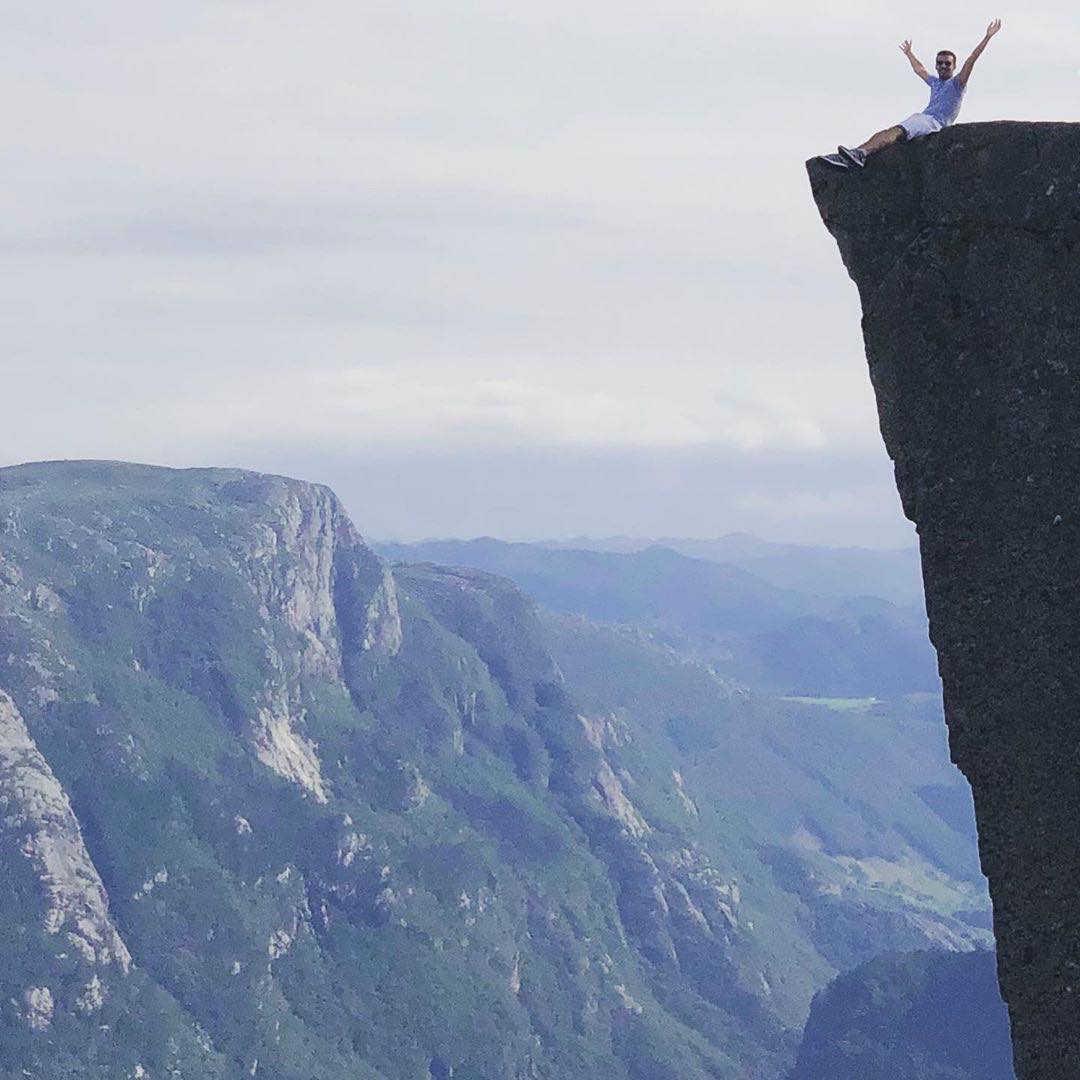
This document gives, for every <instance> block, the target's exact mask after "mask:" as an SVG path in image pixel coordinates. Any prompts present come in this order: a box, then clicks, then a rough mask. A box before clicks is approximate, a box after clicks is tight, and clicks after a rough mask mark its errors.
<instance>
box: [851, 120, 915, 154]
mask: <svg viewBox="0 0 1080 1080" xmlns="http://www.w3.org/2000/svg"><path fill="white" fill-rule="evenodd" d="M904 134H905V133H904V129H903V128H902V127H901V126H900V125H899V124H897V125H896V126H895V127H891V128H886V129H885V130H884V131H879V132H877V133H875V134H874V135H871V136H870V138H869V139H867V140H866V142H864V143H863V144H862V145H861V146H860V147H859V149H860V150H862V151H863V153H864V154H866V155H867V156H869V155H870V154H876V153H877V152H878V151H879V150H884V149H885V147H886V146H892V144H893V143H894V142H900V140H901V139H903V138H904Z"/></svg>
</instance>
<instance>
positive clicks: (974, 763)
mask: <svg viewBox="0 0 1080 1080" xmlns="http://www.w3.org/2000/svg"><path fill="white" fill-rule="evenodd" d="M807 168H808V172H809V174H810V182H811V185H812V188H813V193H814V198H815V200H816V202H817V205H818V209H819V210H820V211H821V216H822V219H823V220H824V222H825V224H826V226H827V227H828V229H829V231H830V232H831V233H832V235H833V237H834V238H835V239H836V241H837V244H838V245H839V247H840V253H841V256H842V257H843V260H844V265H845V266H846V267H847V270H848V273H849V274H850V275H851V277H852V278H853V280H854V281H855V283H856V285H857V286H858V288H859V294H860V297H861V299H862V308H863V334H864V337H865V341H866V354H867V359H868V361H869V365H870V377H871V380H872V382H873V385H874V389H875V392H876V394H877V403H878V414H879V418H880V422H881V432H882V436H883V437H884V440H885V445H886V448H887V449H888V452H889V456H890V457H891V458H892V460H893V462H894V465H895V468H896V483H897V487H898V488H899V491H900V496H901V499H902V501H903V505H904V511H905V513H906V514H907V516H908V517H909V518H911V520H912V521H914V522H915V524H916V526H917V528H918V532H919V540H920V546H921V550H922V563H923V577H924V582H925V587H926V600H927V609H928V611H929V615H930V636H931V639H932V640H933V643H934V645H935V647H936V648H937V652H938V661H939V667H940V670H941V676H942V681H943V684H944V694H945V716H946V720H947V722H948V725H949V740H950V745H951V748H952V755H953V759H954V760H955V762H956V763H957V764H958V765H959V766H960V768H961V769H962V770H963V771H964V773H965V774H966V776H967V777H968V780H969V781H970V782H971V785H972V788H973V790H974V794H975V806H976V814H977V818H978V824H979V849H980V855H981V859H982V865H983V870H984V871H985V873H986V875H987V877H988V878H989V880H990V892H991V896H992V898H993V902H994V924H995V932H996V935H997V939H998V965H999V975H1000V980H1001V987H1002V992H1003V995H1004V997H1005V999H1006V1001H1007V1003H1008V1005H1009V1011H1010V1016H1011V1021H1012V1028H1013V1044H1014V1053H1015V1058H1016V1065H1017V1071H1018V1074H1019V1076H1020V1077H1022V1078H1023V1080H1035V1078H1038V1080H1051V1078H1053V1080H1062V1078H1066V1077H1080V842H1078V841H1080V125H1078V124H1031V123H994V124H972V125H960V126H957V127H954V128H950V129H948V130H946V131H944V132H942V133H941V134H939V135H935V136H933V137H930V138H927V139H923V140H919V141H917V142H913V143H909V144H904V145H897V146H894V147H890V148H889V149H887V150H885V151H882V152H881V153H880V154H878V155H876V156H875V157H873V158H872V159H871V160H870V163H869V164H868V165H867V167H866V169H865V170H850V171H842V170H833V169H830V167H829V166H827V165H825V164H823V163H821V162H819V161H817V160H813V161H810V162H808V164H807Z"/></svg>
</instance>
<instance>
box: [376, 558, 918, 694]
mask: <svg viewBox="0 0 1080 1080" xmlns="http://www.w3.org/2000/svg"><path fill="white" fill-rule="evenodd" d="M376 550H377V551H378V552H379V553H380V554H382V555H383V556H385V557H386V558H388V559H393V560H401V561H411V562H418V561H431V562H437V563H443V564H449V565H456V566H468V567H473V568H477V569H483V570H487V571H489V572H490V573H494V574H499V575H501V576H505V577H508V578H510V579H511V580H513V581H514V582H516V583H517V584H518V585H519V586H520V587H521V588H522V589H524V590H525V591H526V592H527V593H528V594H529V595H530V596H533V597H534V598H535V599H537V600H539V601H540V602H541V603H542V604H544V605H545V606H547V607H549V608H551V609H552V610H553V611H556V612H561V613H565V614H581V615H585V616H586V617H588V618H590V619H593V620H597V621H602V622H607V623H617V624H629V625H636V626H639V627H643V628H645V629H647V630H649V631H650V632H651V633H652V634H654V635H655V636H657V637H658V638H659V639H660V640H662V641H665V642H667V643H669V644H672V645H674V646H675V647H677V648H679V649H680V650H681V651H684V652H693V653H696V654H697V655H699V656H700V657H701V658H702V659H703V660H705V661H707V662H708V663H709V664H711V665H712V666H713V667H715V668H716V669H717V670H718V671H720V672H721V673H723V674H724V675H727V676H729V677H731V678H734V679H737V680H739V681H740V682H744V683H747V684H749V685H751V686H754V687H757V688H760V689H763V690H769V691H773V692H777V693H785V694H800V695H806V696H813V695H817V696H822V697H857V696H864V695H873V696H877V697H895V696H898V695H901V694H905V693H916V692H932V691H936V690H937V688H938V685H939V684H938V676H937V671H936V668H935V666H934V657H933V650H932V649H931V648H930V646H929V643H928V641H927V638H926V619H925V616H924V615H923V614H922V611H921V609H920V608H914V607H907V608H905V607H899V606H897V605H895V604H891V603H889V602H888V601H886V600H882V599H879V598H877V597H873V596H862V597H859V596H854V597H835V596H820V595H815V594H812V593H806V592H799V591H796V590H794V589H785V588H778V587H777V586H775V585H772V584H770V583H769V582H767V581H765V580H763V579H762V578H760V577H755V576H754V575H753V574H750V573H748V572H747V571H745V570H742V569H740V568H739V567H738V566H734V565H730V564H720V563H714V562H711V561H708V560H705V559H692V558H688V557H686V556H685V555H680V554H678V553H677V552H675V551H671V550H670V549H668V548H662V547H652V548H648V549H647V550H645V551H639V552H628V553H622V552H600V551H584V550H574V549H567V548H561V549H551V548H547V547H544V546H542V545H536V544H509V543H504V542H502V541H498V540H491V539H479V540H471V541H459V540H446V541H429V542H425V543H421V544H410V545H402V544H379V545H376Z"/></svg>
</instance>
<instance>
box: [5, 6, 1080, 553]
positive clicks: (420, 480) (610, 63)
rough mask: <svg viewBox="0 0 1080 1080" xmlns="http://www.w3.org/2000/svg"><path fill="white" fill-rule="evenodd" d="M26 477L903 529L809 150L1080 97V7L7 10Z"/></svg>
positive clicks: (411, 530) (589, 526)
mask: <svg viewBox="0 0 1080 1080" xmlns="http://www.w3.org/2000/svg"><path fill="white" fill-rule="evenodd" d="M0 8H2V11H3V22H4V28H5V29H4V35H3V40H2V42H0V94H2V99H3V101H4V102H5V107H4V109H3V127H2V131H3V175H4V179H3V184H2V185H0V214H2V218H0V257H2V266H3V270H4V283H5V288H4V302H3V304H2V307H0V323H2V326H0V329H2V333H3V339H4V341H5V348H4V352H3V360H2V361H0V363H2V365H3V370H2V372H0V393H2V395H3V402H4V409H3V416H4V423H3V425H2V426H0V460H3V461H4V462H6V463H14V462H18V461H25V460H34V459H43V458H61V457H116V458H124V459H129V460H141V461H150V462H156V463H161V464H168V465H178V466H187V465H210V464H220V465H240V466H245V467H249V468H257V469H268V470H273V471H276V472H283V473H288V474H293V475H301V476H304V477H306V478H309V479H314V480H319V481H323V482H326V483H330V484H331V485H333V486H334V487H335V488H336V489H337V490H338V491H339V493H340V494H341V495H342V497H343V498H344V499H345V501H346V503H347V505H348V507H349V509H350V511H351V512H352V515H353V517H354V518H355V519H356V521H357V524H358V525H359V527H360V528H361V529H362V530H363V531H365V532H366V533H368V534H369V535H372V536H377V537H384V538H389V537H404V538H415V537H420V536H429V535H440V536H448V535H475V534H479V533H488V534H492V535H498V536H505V537H511V538H529V537H566V536H571V535H575V534H592V535H608V534H614V533H620V534H631V535H661V534H666V535H687V536H711V535H717V534H720V533H723V532H727V531H731V530H735V529H745V530H749V531H754V532H758V533H759V534H762V535H765V536H767V537H771V538H777V539H805V540H811V541H815V542H827V543H852V542H854V543H864V544H875V545H885V544H903V543H907V542H909V541H910V539H911V537H912V533H911V531H910V527H909V526H908V525H907V523H906V522H904V521H903V519H902V517H901V516H900V512H899V507H898V500H897V498H896V495H895V491H894V489H893V487H892V482H891V472H890V468H889V464H888V461H887V460H886V459H885V456H884V452H883V450H882V449H881V447H880V441H879V436H878V433H877V427H876V416H875V413H874V408H873V399H872V395H871V393H870V389H869V384H868V381H867V377H866V371H865V361H864V359H863V354H862V344H861V338H860V334H859V311H858V302H857V297H856V294H855V289H854V286H853V285H852V284H851V283H850V282H849V281H848V279H847V277H846V275H845V273H844V271H843V268H842V266H841V264H840V260H839V257H838V255H837V254H836V250H835V247H834V245H833V243H832V241H831V240H830V238H829V237H828V235H827V234H826V232H825V230H824V228H823V227H822V226H821V224H820V221H819V220H818V218H817V215H816V212H815V210H814V207H813V204H812V202H811V199H810V195H809V190H808V185H807V182H806V177H805V173H804V171H803V165H802V162H803V160H804V159H805V158H807V157H809V156H811V155H812V154H815V153H818V152H821V151H827V150H830V149H832V148H833V147H835V145H836V143H837V142H838V141H839V140H845V141H847V140H855V141H859V140H861V139H862V138H865V137H866V136H867V135H868V134H870V132H871V131H873V130H876V129H877V128H878V127H882V126H885V125H888V124H891V123H894V122H896V121H897V120H898V119H900V118H902V117H903V116H906V115H907V114H908V113H910V112H913V111H915V110H917V109H919V108H921V107H922V106H923V104H924V103H925V100H924V99H925V96H926V93H925V89H924V88H923V87H922V86H921V85H920V84H919V83H918V81H917V80H916V79H915V77H914V75H913V74H912V73H911V71H910V69H909V68H908V66H907V64H906V62H905V61H904V59H903V57H902V56H901V55H900V53H899V52H898V50H897V44H898V42H899V41H901V40H902V39H903V38H904V37H911V38H913V39H914V42H915V48H916V52H917V53H918V54H919V55H920V56H921V57H922V59H923V61H924V62H925V63H927V65H928V66H930V64H931V61H932V59H933V54H934V51H935V50H936V49H937V48H942V47H946V48H952V49H953V50H954V51H956V52H957V54H958V55H959V56H960V59H961V61H962V60H963V58H964V56H965V55H966V53H967V52H968V51H969V50H970V49H971V48H972V47H973V46H974V45H975V44H976V42H977V41H978V40H979V38H980V37H981V35H982V32H983V30H984V28H985V25H986V23H987V21H988V20H989V19H990V18H991V17H993V16H995V15H1001V16H1002V17H1003V18H1004V19H1005V28H1004V30H1003V31H1002V33H1001V34H1000V35H999V36H998V37H997V38H996V39H995V40H994V41H993V43H992V44H991V45H990V47H989V49H988V50H987V53H986V54H985V56H984V57H983V59H982V60H981V61H980V65H979V68H978V69H977V72H976V75H975V76H974V77H973V79H972V82H971V85H970V88H969V92H968V95H967V101H966V102H965V105H964V111H963V114H962V117H961V119H962V120H966V121H976V120H989V119H996V118H1031V119H1071V118H1072V117H1073V116H1074V115H1075V113H1076V110H1077V90H1078V88H1080V70H1078V69H1080V59H1078V57H1080V50H1078V48H1077V46H1078V44H1080V29H1078V27H1080V20H1078V19H1077V18H1076V16H1075V9H1074V7H1073V6H1072V5H1066V4H1065V3H1064V2H1057V3H1052V4H1051V3H1046V4H1040V3H1037V2H1036V3H1029V4H1027V5H1025V7H1024V10H1023V13H1022V14H1017V15H1012V14H1011V13H1010V12H1009V11H1006V10H1002V11H995V10H991V9H980V8H977V7H974V6H972V5H970V4H950V5H942V4H941V3H940V2H935V3H930V2H928V0H913V2H911V3H909V4H907V5H905V6H904V10H902V11H901V10H899V9H898V5H896V4H895V3H867V2H865V0H863V2H859V3H856V2H854V0H840V2H833V3H830V2H827V0H826V2H824V3H822V4H820V5H817V6H816V7H815V6H813V5H809V6H808V5H805V4H801V3H800V4H794V3H783V4H780V3H769V2H768V0H764V2H762V0H756V2H749V0H747V2H743V0H735V2H731V0H727V2H723V3H720V2H713V3H704V2H684V0H663V2H662V3H661V2H659V0H657V2H649V3H644V2H625V0H624V2H621V3H613V2H610V0H592V3H590V4H589V5H587V6H586V8H585V10H584V11H583V10H582V5H581V4H580V3H578V2H574V3H571V2H569V0H544V2H543V3H540V2H538V0H531V2H528V3H525V2H515V0H501V2H498V3H496V2H469V0H459V2H456V3H449V2H442V0H424V2H419V3H408V2H403V0H392V2H386V3H382V2H371V0H350V2H336V0H330V2H316V3H313V4H304V5H301V4H297V3H296V2H295V0H292V2H290V3H284V2H278V0H218V2H214V3H200V2H197V0H186V2H185V3H183V4H168V5H166V4H148V3H146V2H145V0H141V2H135V0H96V2H95V3H93V4H90V3H85V2H79V0H64V2H62V3H60V2H55V0H36V2H35V3H33V4H29V3H25V2H19V3H11V2H3V3H2V4H0Z"/></svg>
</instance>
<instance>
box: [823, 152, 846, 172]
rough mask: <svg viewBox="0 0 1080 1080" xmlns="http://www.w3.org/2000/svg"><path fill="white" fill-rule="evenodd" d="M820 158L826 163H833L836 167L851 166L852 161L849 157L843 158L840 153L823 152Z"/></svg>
mask: <svg viewBox="0 0 1080 1080" xmlns="http://www.w3.org/2000/svg"><path fill="white" fill-rule="evenodd" d="M819 160H821V161H824V162H825V164H826V165H832V167H833V168H834V169H850V168H851V162H850V161H848V159H847V158H842V157H841V156H840V155H839V154H822V155H821V156H820V159H819Z"/></svg>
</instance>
